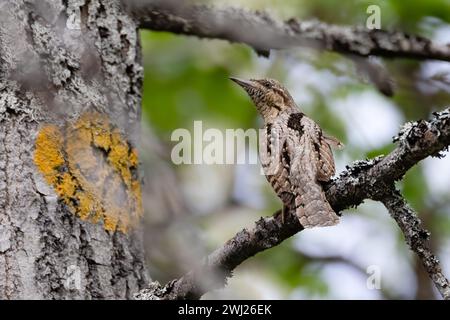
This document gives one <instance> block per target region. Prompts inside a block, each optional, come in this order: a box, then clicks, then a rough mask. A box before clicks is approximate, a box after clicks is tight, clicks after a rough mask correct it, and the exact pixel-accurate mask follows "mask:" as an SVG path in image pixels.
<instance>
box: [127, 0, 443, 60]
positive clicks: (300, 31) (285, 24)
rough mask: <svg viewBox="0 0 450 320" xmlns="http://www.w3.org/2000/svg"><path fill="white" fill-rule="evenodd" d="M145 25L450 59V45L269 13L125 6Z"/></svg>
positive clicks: (261, 41)
mask: <svg viewBox="0 0 450 320" xmlns="http://www.w3.org/2000/svg"><path fill="white" fill-rule="evenodd" d="M125 5H126V6H127V7H128V9H129V10H130V11H131V12H132V13H133V15H134V16H135V17H136V19H137V20H138V22H139V23H140V27H141V28H144V29H150V30H155V31H168V32H172V33H175V34H183V35H189V36H197V37H200V38H210V39H211V38H212V39H223V40H228V41H230V42H238V43H244V44H247V45H249V46H250V47H252V48H254V49H255V50H256V51H257V52H258V53H260V54H263V55H268V53H269V52H270V50H272V49H288V48H293V47H299V46H308V47H314V48H319V49H326V50H332V51H337V52H341V53H348V54H353V55H358V56H364V57H367V56H370V55H377V56H383V57H403V58H416V59H437V60H444V61H450V46H448V45H441V44H437V43H434V42H432V41H431V40H429V39H426V38H424V37H420V36H415V35H409V34H405V33H402V32H390V31H385V30H377V29H373V30H370V29H367V28H365V27H362V26H360V27H348V26H337V25H329V24H326V23H323V22H319V21H299V20H297V19H295V18H292V19H290V20H287V21H278V20H276V19H274V18H272V17H271V16H270V15H268V14H267V13H266V12H261V11H249V10H245V9H240V8H230V7H224V8H218V7H211V6H205V5H194V4H189V3H188V4H186V3H182V2H180V1H174V0H171V1H169V0H164V1H160V0H159V1H157V0H134V1H127V2H126V4H125Z"/></svg>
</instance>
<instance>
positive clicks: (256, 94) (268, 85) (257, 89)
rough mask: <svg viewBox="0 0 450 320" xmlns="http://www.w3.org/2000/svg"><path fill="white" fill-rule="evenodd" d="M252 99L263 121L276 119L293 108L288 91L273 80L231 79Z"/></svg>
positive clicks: (292, 100)
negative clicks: (284, 111) (281, 113)
mask: <svg viewBox="0 0 450 320" xmlns="http://www.w3.org/2000/svg"><path fill="white" fill-rule="evenodd" d="M230 79H231V80H233V81H234V82H236V83H237V84H238V85H240V86H241V87H242V88H243V89H244V90H245V91H247V94H248V95H249V96H250V98H251V99H252V101H253V103H254V104H255V106H256V109H258V111H259V113H260V114H261V115H262V117H263V118H264V120H270V119H271V118H274V117H276V116H277V115H278V114H279V113H280V112H282V111H283V110H286V109H288V108H292V107H295V102H294V99H292V96H291V95H290V94H289V92H288V90H287V89H286V88H285V87H283V86H282V85H281V84H280V83H279V82H278V81H276V80H273V79H250V80H243V79H238V78H234V77H231V78H230Z"/></svg>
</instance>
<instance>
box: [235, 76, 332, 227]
mask: <svg viewBox="0 0 450 320" xmlns="http://www.w3.org/2000/svg"><path fill="white" fill-rule="evenodd" d="M233 80H234V81H235V82H237V83H238V84H239V85H241V86H242V87H243V88H244V89H245V90H246V91H247V93H248V94H249V96H250V97H251V99H252V100H253V102H254V104H255V106H256V108H257V109H258V111H259V113H260V114H261V116H262V117H263V119H264V123H265V128H264V129H265V130H263V132H264V133H263V137H261V140H260V143H261V145H260V159H261V163H262V166H263V170H264V173H265V175H266V177H267V180H268V181H269V183H270V185H271V186H272V188H273V189H274V191H275V192H276V194H277V195H278V197H279V198H280V199H281V200H282V201H283V204H284V205H286V206H287V207H289V208H291V209H295V212H296V215H297V216H298V218H299V221H300V223H301V224H302V225H303V227H305V228H311V227H315V226H331V225H335V224H337V223H338V222H339V218H338V216H337V215H336V213H335V212H334V211H333V209H332V208H331V206H330V204H329V203H328V202H327V199H326V197H325V193H324V191H323V189H322V185H321V181H328V180H329V179H330V178H331V176H333V175H334V173H335V165H334V159H333V153H332V151H331V147H330V143H331V144H332V145H333V146H334V145H340V143H339V141H338V140H337V139H335V138H332V137H327V136H325V135H324V134H323V133H322V130H321V128H320V127H319V126H318V125H317V124H316V123H315V122H314V121H313V120H311V119H310V118H308V117H307V116H306V115H304V114H303V113H302V112H300V110H299V109H298V107H297V106H296V104H295V103H294V100H293V99H292V96H291V95H290V94H289V92H288V91H287V90H286V89H285V88H284V87H283V86H282V85H281V84H279V83H278V82H277V81H275V80H272V79H262V80H249V81H248V80H247V81H246V80H239V79H233Z"/></svg>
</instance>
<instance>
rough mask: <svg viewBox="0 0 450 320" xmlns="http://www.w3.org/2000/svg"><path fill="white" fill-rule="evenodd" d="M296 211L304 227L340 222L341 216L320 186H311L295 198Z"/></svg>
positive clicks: (330, 224) (324, 225)
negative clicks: (332, 206)
mask: <svg viewBox="0 0 450 320" xmlns="http://www.w3.org/2000/svg"><path fill="white" fill-rule="evenodd" d="M295 207H296V210H295V213H296V214H297V217H298V219H299V221H300V223H301V225H302V226H303V227H304V228H313V227H328V226H334V225H336V224H338V223H339V217H338V215H337V214H336V213H335V212H334V210H333V209H332V208H331V206H330V204H329V203H328V201H327V200H326V198H325V193H324V192H323V190H322V189H321V188H320V187H319V188H310V189H309V190H307V191H306V193H304V194H302V195H297V197H296V198H295Z"/></svg>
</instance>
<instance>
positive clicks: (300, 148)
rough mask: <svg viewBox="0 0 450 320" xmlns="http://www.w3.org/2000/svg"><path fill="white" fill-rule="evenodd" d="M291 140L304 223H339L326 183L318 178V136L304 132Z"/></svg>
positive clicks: (296, 193) (298, 204) (297, 204)
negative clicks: (297, 138)
mask: <svg viewBox="0 0 450 320" xmlns="http://www.w3.org/2000/svg"><path fill="white" fill-rule="evenodd" d="M287 141H288V150H289V152H290V157H291V159H292V160H291V168H290V169H291V171H290V178H291V181H292V191H293V194H294V197H295V212H296V214H297V216H298V218H299V220H300V223H301V224H302V226H303V227H305V228H312V227H318V226H332V225H335V224H337V223H338V222H339V218H338V217H337V215H336V214H335V213H334V211H333V209H332V208H331V207H330V204H329V203H328V202H327V199H326V197H325V193H324V191H323V189H322V186H321V184H320V183H319V182H318V181H317V176H318V175H320V173H319V172H320V166H319V165H317V164H318V154H319V153H318V152H317V150H316V146H315V142H314V140H313V139H311V138H310V137H309V136H308V135H303V136H301V137H300V139H299V140H298V141H296V139H295V138H294V139H288V140H287ZM328 148H329V146H328Z"/></svg>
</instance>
